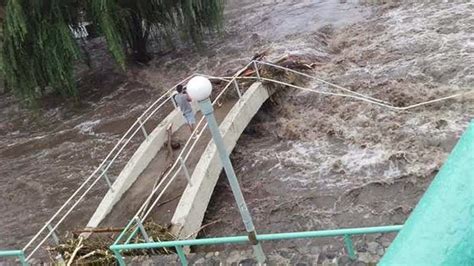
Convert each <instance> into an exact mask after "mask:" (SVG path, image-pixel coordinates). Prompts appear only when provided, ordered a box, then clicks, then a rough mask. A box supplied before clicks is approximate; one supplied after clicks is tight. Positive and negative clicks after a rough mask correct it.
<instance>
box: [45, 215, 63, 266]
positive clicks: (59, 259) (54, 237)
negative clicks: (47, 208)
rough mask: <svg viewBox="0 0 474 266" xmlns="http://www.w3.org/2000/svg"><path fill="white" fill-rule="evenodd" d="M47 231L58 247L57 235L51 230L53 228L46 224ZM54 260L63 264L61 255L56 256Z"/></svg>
mask: <svg viewBox="0 0 474 266" xmlns="http://www.w3.org/2000/svg"><path fill="white" fill-rule="evenodd" d="M48 230H49V231H50V232H51V238H53V242H54V243H55V244H56V245H57V246H59V237H58V235H57V234H56V231H55V230H53V227H52V226H51V224H48ZM56 259H57V260H58V261H59V262H60V263H61V262H64V259H63V256H62V255H61V254H58V256H57V257H56Z"/></svg>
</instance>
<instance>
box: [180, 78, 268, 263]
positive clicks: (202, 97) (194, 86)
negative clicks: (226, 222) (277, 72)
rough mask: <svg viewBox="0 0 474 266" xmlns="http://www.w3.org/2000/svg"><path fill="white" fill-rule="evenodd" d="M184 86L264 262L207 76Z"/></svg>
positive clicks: (251, 239)
mask: <svg viewBox="0 0 474 266" xmlns="http://www.w3.org/2000/svg"><path fill="white" fill-rule="evenodd" d="M186 88H187V89H186V90H187V93H188V94H189V96H190V97H191V99H193V100H195V101H197V102H198V103H199V106H200V108H201V112H202V113H203V115H204V116H205V117H206V120H207V126H208V128H209V130H210V131H211V134H212V138H213V140H214V143H215V145H216V147H217V151H218V153H219V157H220V160H221V162H222V165H223V167H224V170H225V173H226V175H227V179H228V180H229V184H230V187H231V189H232V194H233V195H234V198H235V201H236V203H237V206H238V208H239V211H240V215H241V216H242V220H243V222H244V225H245V229H246V230H247V233H248V238H249V242H250V243H251V244H252V247H253V251H254V255H255V257H256V258H257V261H258V262H259V263H264V262H265V254H264V253H263V249H262V246H261V245H260V243H259V242H258V240H257V233H256V231H255V226H254V225H253V221H252V217H251V216H250V212H249V209H248V208H247V204H246V203H245V199H244V195H243V194H242V191H241V190H240V185H239V181H238V180H237V177H236V175H235V172H234V168H233V167H232V163H231V161H230V158H229V155H228V153H227V150H226V148H225V145H224V140H223V139H222V135H221V132H220V131H219V126H218V125H217V121H216V118H215V117H214V108H213V107H212V103H211V100H210V99H209V96H210V95H211V91H212V84H211V82H210V81H209V80H208V79H207V78H205V77H202V76H196V77H194V78H192V79H191V80H189V82H188V84H187V86H186Z"/></svg>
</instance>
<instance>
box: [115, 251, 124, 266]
mask: <svg viewBox="0 0 474 266" xmlns="http://www.w3.org/2000/svg"><path fill="white" fill-rule="evenodd" d="M112 252H113V253H114V255H115V259H116V260H117V262H118V265H120V266H125V265H126V264H125V260H123V257H122V254H120V251H118V250H115V249H113V250H112Z"/></svg>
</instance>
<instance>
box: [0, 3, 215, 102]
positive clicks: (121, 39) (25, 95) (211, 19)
mask: <svg viewBox="0 0 474 266" xmlns="http://www.w3.org/2000/svg"><path fill="white" fill-rule="evenodd" d="M223 5H224V2H223V0H34V1H32V0H8V3H7V6H6V17H5V21H4V24H3V36H2V38H3V40H2V50H1V59H2V60H1V64H2V67H1V69H2V72H3V75H4V76H5V83H6V86H7V88H9V89H11V90H12V91H13V92H14V93H15V94H16V95H17V96H18V97H20V98H22V99H24V100H25V101H26V102H27V103H34V102H35V101H36V99H37V98H38V97H40V96H41V94H42V92H43V91H44V90H45V89H46V88H47V87H51V88H52V89H53V90H54V91H56V92H57V93H59V94H61V95H63V96H64V97H70V96H72V97H77V89H76V84H75V81H74V71H73V69H74V68H73V67H74V64H75V63H77V60H84V56H83V55H82V54H81V49H80V47H79V46H78V44H77V40H75V39H74V35H73V33H72V31H71V29H72V28H74V27H78V26H79V24H80V23H81V22H93V23H94V24H95V25H96V26H97V28H98V29H99V30H100V32H101V33H102V34H103V36H104V37H105V39H106V40H107V44H108V48H109V51H110V53H111V54H112V55H113V57H114V58H115V60H116V61H117V63H118V64H119V65H120V66H121V67H122V68H125V64H126V58H127V55H129V54H130V53H132V54H133V53H141V54H146V47H147V41H148V39H149V38H150V36H161V37H165V39H172V36H176V35H182V36H184V38H186V39H191V40H193V41H194V42H197V43H198V42H199V41H200V39H201V36H202V35H203V33H204V30H205V29H211V30H213V29H219V27H220V26H221V21H222V13H223ZM150 32H153V33H154V34H150Z"/></svg>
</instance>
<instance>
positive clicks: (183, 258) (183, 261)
mask: <svg viewBox="0 0 474 266" xmlns="http://www.w3.org/2000/svg"><path fill="white" fill-rule="evenodd" d="M175 248H176V253H178V257H179V260H180V261H181V265H183V266H188V260H187V259H186V254H184V250H183V247H182V246H175Z"/></svg>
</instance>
